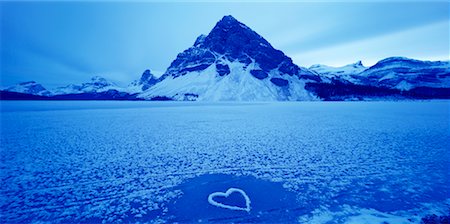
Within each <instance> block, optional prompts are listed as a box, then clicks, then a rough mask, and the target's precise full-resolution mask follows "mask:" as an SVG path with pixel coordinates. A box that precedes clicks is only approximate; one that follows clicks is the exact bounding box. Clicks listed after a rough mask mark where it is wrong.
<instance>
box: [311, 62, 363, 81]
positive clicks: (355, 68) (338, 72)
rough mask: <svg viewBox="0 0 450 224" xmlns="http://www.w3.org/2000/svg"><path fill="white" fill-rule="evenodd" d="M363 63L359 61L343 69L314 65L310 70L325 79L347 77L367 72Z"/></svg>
mask: <svg viewBox="0 0 450 224" xmlns="http://www.w3.org/2000/svg"><path fill="white" fill-rule="evenodd" d="M366 69H367V67H365V66H364V65H363V64H362V62H361V61H358V62H356V63H354V64H349V65H345V66H342V67H332V66H328V65H321V64H319V65H312V66H311V67H309V70H312V71H315V72H317V73H319V74H321V75H323V76H325V77H329V78H332V77H335V76H345V75H355V74H359V73H361V72H363V71H364V70H366Z"/></svg>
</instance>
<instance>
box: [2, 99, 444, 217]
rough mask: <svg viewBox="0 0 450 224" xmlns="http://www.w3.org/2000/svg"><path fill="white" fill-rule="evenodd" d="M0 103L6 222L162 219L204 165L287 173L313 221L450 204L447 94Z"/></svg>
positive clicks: (425, 210)
mask: <svg viewBox="0 0 450 224" xmlns="http://www.w3.org/2000/svg"><path fill="white" fill-rule="evenodd" d="M1 109H2V113H1V151H0V178H1V183H2V185H1V188H0V208H1V212H0V213H1V215H0V222H1V223H11V222H14V223H16V222H19V223H24V222H41V221H42V222H46V221H52V222H102V221H103V222H118V221H126V222H148V221H152V222H165V221H167V220H166V219H165V216H160V215H158V214H162V213H164V212H167V211H168V210H167V206H168V203H170V201H171V200H172V199H173V198H177V197H179V196H180V195H182V193H183V192H180V191H177V190H173V189H174V188H173V187H176V186H178V185H179V184H180V183H182V182H183V181H184V180H187V179H188V178H192V177H195V176H200V175H203V174H229V175H250V176H254V177H256V178H258V179H261V180H265V181H273V182H279V183H282V184H283V186H284V187H285V188H286V189H288V190H289V191H291V192H294V193H295V194H296V195H297V199H298V200H297V203H298V207H297V208H296V209H300V210H297V211H301V212H302V215H301V216H299V220H305V221H307V222H310V223H314V222H312V221H311V220H333V221H334V222H337V223H342V222H349V223H352V222H353V223H355V222H356V223H363V222H362V221H361V220H368V219H369V218H371V219H372V220H375V221H388V222H390V223H396V222H397V221H398V222H400V223H401V222H403V221H404V220H409V219H411V220H412V221H411V222H413V223H419V222H420V217H422V216H421V215H426V214H437V215H441V214H442V213H444V215H445V212H446V211H448V210H449V209H450V206H449V202H448V198H449V193H450V192H449V190H450V189H449V186H450V182H449V176H448V167H449V165H450V158H449V157H450V155H449V153H448V149H449V141H448V139H449V137H450V136H449V133H450V130H449V126H448V118H449V101H430V102H268V103H201V102H192V103H189V102H76V101H75V102H45V101H38V102H33V101H31V102H15V101H11V102H4V101H2V102H1ZM193 187H195V186H193ZM218 191H220V190H218ZM247 193H248V194H249V195H250V194H251V193H252V192H247ZM205 200H206V198H205ZM383 216H385V217H384V218H383ZM419 216H420V217H419ZM380 217H382V218H380ZM389 220H391V221H389ZM321 223H322V222H321Z"/></svg>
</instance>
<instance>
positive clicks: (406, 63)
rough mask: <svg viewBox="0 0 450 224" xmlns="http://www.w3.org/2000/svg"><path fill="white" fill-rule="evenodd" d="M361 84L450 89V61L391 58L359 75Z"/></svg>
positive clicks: (406, 88) (401, 87)
mask: <svg viewBox="0 0 450 224" xmlns="http://www.w3.org/2000/svg"><path fill="white" fill-rule="evenodd" d="M359 76H360V81H359V82H360V83H361V84H365V85H375V86H384V87H389V88H396V89H400V90H410V89H412V88H414V87H433V88H449V87H450V62H449V61H420V60H414V59H409V58H404V57H390V58H386V59H384V60H381V61H379V62H378V63H377V64H375V65H374V66H372V67H370V68H368V69H366V70H365V71H364V72H362V73H360V74H359Z"/></svg>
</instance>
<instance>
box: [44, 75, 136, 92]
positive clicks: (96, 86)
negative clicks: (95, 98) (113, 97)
mask: <svg viewBox="0 0 450 224" xmlns="http://www.w3.org/2000/svg"><path fill="white" fill-rule="evenodd" d="M108 90H117V91H119V92H128V91H127V90H126V88H122V87H119V86H117V85H116V84H115V83H113V82H110V81H108V80H106V79H105V78H103V77H100V76H94V77H92V78H91V80H90V81H89V82H85V83H82V84H81V85H74V84H71V85H67V86H64V87H58V88H56V89H54V90H53V94H54V95H64V94H78V93H100V92H106V91H108Z"/></svg>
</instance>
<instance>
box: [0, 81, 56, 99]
mask: <svg viewBox="0 0 450 224" xmlns="http://www.w3.org/2000/svg"><path fill="white" fill-rule="evenodd" d="M4 90H5V91H9V92H17V93H26V94H32V95H39V96H49V95H51V92H50V91H48V90H47V89H45V88H44V87H43V86H42V85H41V84H38V83H36V82H35V81H29V82H22V83H19V84H17V85H15V86H11V87H8V88H6V89H4Z"/></svg>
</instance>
